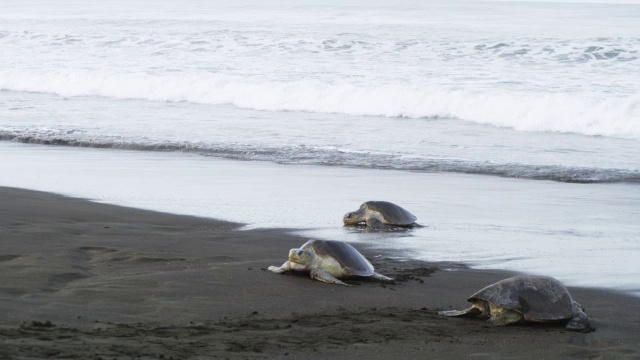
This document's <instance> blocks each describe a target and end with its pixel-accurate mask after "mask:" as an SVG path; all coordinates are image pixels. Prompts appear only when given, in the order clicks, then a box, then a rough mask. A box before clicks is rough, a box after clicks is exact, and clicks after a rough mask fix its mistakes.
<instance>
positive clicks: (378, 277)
mask: <svg viewBox="0 0 640 360" xmlns="http://www.w3.org/2000/svg"><path fill="white" fill-rule="evenodd" d="M371 278H372V279H373V280H375V281H380V282H386V283H394V284H395V282H396V280H395V279H393V278H390V277H388V276H384V275H382V274H378V273H377V272H374V273H373V275H371Z"/></svg>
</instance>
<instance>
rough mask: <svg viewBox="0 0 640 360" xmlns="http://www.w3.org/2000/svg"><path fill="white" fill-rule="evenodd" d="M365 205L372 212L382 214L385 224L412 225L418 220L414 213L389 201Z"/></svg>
mask: <svg viewBox="0 0 640 360" xmlns="http://www.w3.org/2000/svg"><path fill="white" fill-rule="evenodd" d="M363 205H364V206H366V207H367V208H368V209H369V210H371V211H376V212H378V213H380V215H382V218H383V219H384V223H385V224H391V225H411V224H413V223H415V222H416V220H417V219H418V218H416V217H415V215H413V214H412V213H410V212H408V211H407V210H405V209H403V208H401V207H400V206H398V205H396V204H394V203H390V202H388V201H367V202H366V203H364V204H363Z"/></svg>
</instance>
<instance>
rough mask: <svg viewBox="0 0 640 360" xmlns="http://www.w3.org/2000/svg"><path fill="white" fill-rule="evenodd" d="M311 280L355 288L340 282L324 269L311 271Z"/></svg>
mask: <svg viewBox="0 0 640 360" xmlns="http://www.w3.org/2000/svg"><path fill="white" fill-rule="evenodd" d="M311 278H312V279H316V280H318V281H322V282H326V283H328V284H336V285H344V286H353V285H349V284H347V283H345V282H342V281H340V280H339V279H337V278H336V277H334V276H333V275H331V274H329V273H328V272H326V271H324V270H322V269H315V270H312V271H311Z"/></svg>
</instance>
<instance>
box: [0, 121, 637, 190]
mask: <svg viewBox="0 0 640 360" xmlns="http://www.w3.org/2000/svg"><path fill="white" fill-rule="evenodd" d="M0 141H15V142H20V143H27V144H41V145H58V146H75V147H87V148H103V149H121V150H135V151H158V152H185V153H193V154H198V155H203V156H212V157H217V158H225V159H232V160H250V161H270V162H274V163H279V164H300V165H302V164H304V165H320V166H340V167H349V168H362V169H377V170H402V171H418V172H428V173H435V172H451V173H463V174H476V175H489V176H500V177H508V178H522V179H532V180H552V181H558V182H566V183H585V184H588V183H622V182H624V183H640V171H637V170H625V169H603V168H587V167H566V166H558V165H530V164H518V163H504V164H498V163H488V162H475V161H468V160H451V159H429V158H422V159H420V158H418V159H416V158H412V159H411V160H406V159H403V158H402V156H400V155H394V154H372V153H367V152H347V151H341V150H337V149H323V148H317V147H302V146H295V147H268V146H260V147H256V146H250V145H243V146H241V145H218V146H216V145H205V144H200V143H189V142H180V143H172V142H167V143H150V144H144V143H136V142H130V141H106V140H105V141H100V140H89V139H74V138H64V137H41V136H34V135H24V134H16V133H12V132H0Z"/></svg>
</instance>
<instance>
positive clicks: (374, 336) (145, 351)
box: [0, 188, 640, 359]
mask: <svg viewBox="0 0 640 360" xmlns="http://www.w3.org/2000/svg"><path fill="white" fill-rule="evenodd" d="M0 204H1V205H0V238H1V239H2V250H1V252H0V268H1V269H0V343H1V344H2V345H1V346H0V359H41V358H76V359H90V358H94V359H99V358H102V359H113V358H115V359H124V358H146V359H159V358H164V359H170V358H173V359H207V358H231V359H233V358H245V359H272V358H294V359H323V358H344V359H353V358H371V359H386V358H391V357H394V358H431V359H445V358H446V359H462V358H468V359H507V358H508V359H513V358H521V359H530V358H538V359H542V358H544V359H566V358H575V359H585V358H590V359H625V358H626V359H638V358H640V315H639V314H640V301H638V299H637V298H635V297H630V296H626V295H623V294H619V293H615V292H607V291H601V290H595V289H585V288H570V291H571V293H572V296H573V297H574V298H575V299H576V300H578V301H579V302H581V303H582V304H583V305H584V306H585V308H586V309H587V312H588V314H589V316H590V317H591V319H592V324H593V325H594V326H595V327H596V328H597V330H596V331H595V332H592V333H586V334H585V333H573V332H569V331H566V330H565V329H564V328H563V327H562V326H559V325H516V326H509V327H491V326H488V324H486V323H485V322H484V321H483V320H482V319H451V318H443V317H440V316H438V315H437V314H436V312H437V311H438V310H441V309H450V308H463V307H465V306H466V300H465V299H466V297H467V296H468V295H470V294H471V293H472V292H474V291H475V290H477V289H479V288H480V287H483V286H485V285H488V284H490V283H492V282H494V281H497V280H500V279H502V278H505V277H507V276H509V275H510V273H507V272H501V271H488V270H484V271H483V270H471V269H468V268H466V267H465V266H464V265H462V264H460V265H458V264H450V263H446V264H445V263H427V262H422V261H400V260H397V259H396V258H394V257H393V252H392V251H391V249H389V250H388V251H385V250H380V249H379V248H376V249H375V250H374V249H372V248H367V247H366V246H364V245H362V244H357V245H356V246H357V247H358V249H359V250H360V251H361V252H362V253H363V254H364V255H365V256H366V257H367V258H369V259H370V260H371V262H372V263H373V264H374V266H375V267H376V269H377V270H378V272H380V273H382V274H385V275H388V276H392V277H395V278H397V279H398V282H397V284H395V285H384V284H380V283H374V282H368V281H364V280H351V281H349V282H350V283H351V284H354V285H357V286H355V287H350V288H347V287H341V286H334V285H328V284H323V283H319V282H316V281H312V280H311V279H310V278H309V277H308V276H307V275H303V274H301V275H277V274H273V273H271V272H268V271H266V268H267V267H268V266H269V265H280V264H281V263H282V262H283V261H284V260H285V258H286V254H287V251H288V249H290V248H292V247H297V246H299V245H301V244H302V243H303V242H305V241H306V240H307V239H306V238H300V237H295V236H292V235H288V234H287V232H286V230H285V229H282V230H274V229H269V230H263V229H254V230H238V229H239V228H240V226H241V225H240V224H234V223H229V222H222V221H216V220H211V219H205V218H197V217H187V216H177V215H171V214H164V213H157V212H150V211H143V210H136V209H130V208H124V207H118V206H112V205H105V204H99V203H93V202H90V201H86V200H83V199H75V198H68V197H63V196H59V195H54V194H49V193H43V192H35V191H28V190H22V189H16V188H0ZM445 269H446V270H445Z"/></svg>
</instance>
